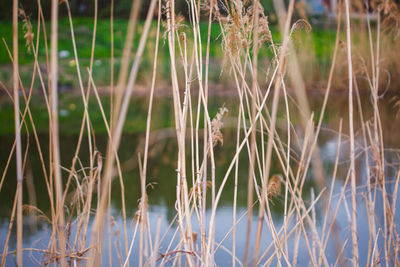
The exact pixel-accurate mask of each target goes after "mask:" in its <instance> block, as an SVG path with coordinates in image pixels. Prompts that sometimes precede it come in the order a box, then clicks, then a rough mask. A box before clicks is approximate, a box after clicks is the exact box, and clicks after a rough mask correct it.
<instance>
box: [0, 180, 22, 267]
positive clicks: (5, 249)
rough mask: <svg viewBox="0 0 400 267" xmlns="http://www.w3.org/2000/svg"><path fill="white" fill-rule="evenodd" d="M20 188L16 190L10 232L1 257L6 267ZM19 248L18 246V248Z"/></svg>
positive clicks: (2, 266)
mask: <svg viewBox="0 0 400 267" xmlns="http://www.w3.org/2000/svg"><path fill="white" fill-rule="evenodd" d="M18 190H19V188H17V190H16V192H15V197H14V204H13V208H12V211H11V216H10V223H9V225H8V233H7V237H6V240H5V242H4V248H3V254H2V257H1V265H0V266H1V267H4V266H5V265H6V260H7V254H8V253H7V252H8V242H9V241H10V236H11V231H12V227H13V224H14V219H15V210H16V208H17V203H18V196H19V193H18ZM21 249H22V248H21ZM17 250H18V248H17ZM20 253H22V251H20Z"/></svg>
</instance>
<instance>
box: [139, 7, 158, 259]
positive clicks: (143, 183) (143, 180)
mask: <svg viewBox="0 0 400 267" xmlns="http://www.w3.org/2000/svg"><path fill="white" fill-rule="evenodd" d="M160 24H161V1H158V20H157V36H156V47H155V51H154V55H155V56H154V64H153V77H152V84H151V90H150V99H149V107H148V113H147V122H146V137H145V138H146V139H145V148H144V158H143V168H142V171H141V173H140V177H141V194H142V197H141V200H140V203H145V201H146V199H145V197H146V196H147V195H146V173H147V162H148V150H149V137H150V125H151V112H152V106H153V96H154V88H155V82H156V76H157V57H158V46H159V38H160ZM146 215H147V210H145V209H143V208H142V209H140V218H144V217H145V216H146ZM143 226H144V224H142V223H141V224H140V240H142V235H143ZM149 229H150V227H149ZM141 244H142V242H140V246H141ZM139 253H140V255H139V266H141V265H142V253H141V251H140V252H139ZM153 254H154V252H153ZM154 264H155V262H154Z"/></svg>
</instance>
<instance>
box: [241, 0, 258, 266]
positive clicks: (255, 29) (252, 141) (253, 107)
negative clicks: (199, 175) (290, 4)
mask: <svg viewBox="0 0 400 267" xmlns="http://www.w3.org/2000/svg"><path fill="white" fill-rule="evenodd" d="M258 5H259V2H258V1H257V0H255V1H254V2H253V62H252V68H253V75H252V82H251V83H252V84H251V89H252V94H253V97H252V101H251V124H252V125H255V127H253V128H252V131H251V137H250V138H251V139H250V154H251V156H250V165H249V174H248V184H247V185H248V186H247V209H248V211H249V212H248V215H247V233H246V243H245V250H244V259H243V262H244V266H247V264H248V254H249V245H250V236H251V235H250V234H251V223H252V216H253V208H252V203H253V186H254V185H253V170H254V163H255V150H256V146H257V144H256V131H257V126H256V121H255V120H254V118H255V113H256V90H257V85H258V81H257V78H258V21H259V6H258Z"/></svg>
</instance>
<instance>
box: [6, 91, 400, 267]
mask: <svg viewBox="0 0 400 267" xmlns="http://www.w3.org/2000/svg"><path fill="white" fill-rule="evenodd" d="M156 101H166V100H160V99H158V100H156ZM365 101H368V99H366V100H365ZM222 103H225V105H226V106H227V107H228V109H229V110H230V111H229V118H226V121H225V126H226V127H225V128H224V129H223V130H222V131H223V135H224V145H223V147H220V146H218V147H216V149H215V159H216V166H217V168H216V183H217V186H219V184H220V183H221V179H222V177H223V176H224V174H225V172H226V170H227V168H228V165H229V164H230V162H231V160H232V157H233V155H234V153H235V146H236V143H235V142H236V141H235V140H236V133H235V130H234V129H233V128H234V125H235V119H234V118H235V116H236V114H237V111H235V106H234V104H233V103H234V100H230V99H217V100H215V103H213V102H212V103H210V105H215V106H216V107H218V106H221V105H222ZM311 105H312V107H313V108H314V110H315V112H316V117H318V110H319V107H320V106H321V97H315V98H312V99H311ZM165 106H166V107H167V108H168V105H165ZM367 106H368V105H366V106H365V107H364V108H365V110H364V112H365V114H364V118H366V119H368V118H369V117H368V116H371V114H372V113H371V110H369V109H367V108H366V107H367ZM380 108H381V120H382V127H383V133H384V140H385V148H387V149H386V152H385V162H386V165H387V167H386V169H385V174H386V177H387V179H388V182H387V185H386V190H387V193H388V195H389V196H390V199H392V198H391V197H392V196H393V192H394V187H395V181H394V178H395V175H396V171H397V170H398V165H399V164H398V163H399V157H398V153H397V150H396V148H398V147H399V144H400V138H399V137H400V136H399V135H400V131H399V130H400V129H399V128H400V126H399V125H400V123H397V124H396V123H393V122H394V121H396V119H395V116H394V112H393V110H392V108H391V105H390V104H388V103H382V104H381V106H380ZM143 114H146V111H145V110H143ZM143 116H144V115H143ZM153 116H154V117H155V118H154V121H158V120H159V119H158V118H157V113H155V114H154V115H153ZM161 116H164V117H165V114H162V115H161ZM284 116H285V115H284V114H283V113H282V114H280V115H279V116H278V124H277V125H278V127H279V130H278V132H279V133H281V134H282V136H285V135H286V133H285V131H286V130H285V123H286V121H285V117H284ZM347 116H348V114H347V99H346V98H345V97H343V98H342V97H340V96H337V97H336V99H335V101H333V102H332V103H330V104H329V105H328V110H327V113H326V120H324V124H323V129H322V131H321V134H320V138H319V143H318V145H319V149H320V154H321V158H322V161H323V165H324V168H325V172H326V174H327V176H328V177H331V174H332V172H333V167H334V164H335V158H336V155H337V148H338V143H337V140H338V135H337V130H336V129H338V125H339V120H340V119H341V118H343V119H344V121H343V133H344V135H343V136H342V143H341V146H340V157H339V168H338V170H337V175H336V177H337V179H336V180H335V185H334V188H333V198H332V202H331V203H330V205H331V207H332V210H335V209H336V205H337V204H338V203H339V202H340V203H341V207H344V208H340V209H339V210H338V211H337V212H338V215H337V220H336V223H335V225H334V227H333V228H332V235H333V234H335V235H336V238H337V239H339V242H340V244H344V242H346V241H347V245H346V247H345V249H344V256H345V257H351V239H350V236H351V230H350V222H349V221H348V218H349V213H350V212H351V211H350V209H351V204H350V203H351V200H350V191H349V190H350V189H349V187H347V191H345V192H344V196H345V197H344V198H342V197H341V193H342V189H343V184H344V181H345V178H346V177H347V175H348V165H349V156H348V155H349V151H348V148H349V143H348V142H349V140H348V136H347V135H346V134H347V133H348V130H347V129H348V127H347V125H348V124H347V123H346V119H347ZM164 119H165V118H164ZM160 120H162V119H160ZM170 120H171V123H172V119H171V118H170ZM292 120H293V121H294V122H296V121H297V120H298V118H296V114H294V115H293V117H292ZM357 121H359V120H358V119H357V120H356V125H355V128H356V129H357V130H358V132H357V135H356V146H357V151H356V154H357V155H358V158H357V161H356V171H357V183H358V191H357V193H358V199H357V201H358V204H357V205H358V206H357V212H358V218H359V219H358V237H359V250H360V255H363V252H365V253H366V252H367V251H368V245H369V243H368V241H369V228H368V227H369V225H368V214H367V210H366V206H365V201H364V196H365V194H368V192H369V191H368V190H367V187H366V184H367V181H366V177H367V175H366V172H367V169H366V161H365V153H369V159H368V160H369V161H371V162H372V161H373V155H372V152H371V148H370V147H365V145H364V140H363V136H362V133H361V124H360V123H358V124H357ZM163 125H165V122H164V123H163ZM171 126H172V124H171ZM294 126H295V128H296V129H297V128H298V129H300V127H297V125H294ZM296 131H297V130H296ZM299 132H300V130H299ZM143 138H144V135H143V134H125V135H124V136H123V138H122V141H121V144H122V145H121V148H120V150H119V157H120V161H121V166H122V169H123V178H124V186H125V191H126V192H127V193H126V196H125V198H126V206H127V216H128V218H131V219H132V218H133V217H134V213H135V212H136V211H137V207H138V199H139V198H140V179H139V164H138V157H137V155H138V153H140V152H142V150H143V143H144V142H143V140H144V139H143ZM297 138H298V139H297V140H294V141H293V142H294V143H293V149H294V154H296V152H297V153H298V152H299V151H300V149H301V143H302V140H301V135H300V134H299V135H298V136H297ZM26 139H27V138H25V141H24V142H25V145H26V142H27V141H26ZM282 139H283V140H285V139H284V138H282ZM39 140H40V144H41V149H42V151H43V153H44V158H45V162H46V159H48V157H49V155H48V143H49V142H48V135H46V134H43V133H42V134H40V135H39ZM60 140H61V152H62V154H61V157H62V165H63V167H65V168H69V166H70V164H71V163H70V162H71V158H72V155H73V154H74V152H75V146H76V143H77V140H78V136H76V135H65V136H64V135H62V136H61V137H60ZM95 141H96V148H97V150H99V151H100V152H102V153H103V154H105V151H106V144H107V136H106V135H105V134H97V135H96V140H95ZM188 142H189V141H188ZM0 143H1V147H2V149H1V151H0V167H1V170H2V171H3V170H4V168H5V166H6V163H7V159H8V155H9V151H10V149H11V146H12V143H13V137H12V136H0ZM35 146H36V145H35V142H34V139H33V137H32V136H31V137H30V138H29V157H28V160H27V165H26V166H27V172H26V179H25V181H26V183H25V184H24V188H26V189H24V203H29V204H31V205H33V206H37V207H38V208H39V209H41V210H42V211H43V212H44V216H49V213H50V212H49V207H50V206H49V201H48V195H47V190H46V186H45V183H44V180H43V179H44V178H43V174H42V165H41V161H40V159H39V156H38V152H37V149H36V148H35ZM82 148H83V149H81V152H80V154H79V160H80V161H79V164H80V166H81V170H80V171H79V172H78V175H79V176H80V177H83V176H84V175H85V168H84V167H86V166H88V159H89V154H88V151H87V149H84V148H87V140H86V139H85V138H84V139H83V144H82ZM176 148H177V147H176V139H175V134H174V130H173V128H160V129H155V130H154V131H153V133H152V136H151V144H150V150H149V162H148V177H147V182H148V183H149V184H151V186H149V187H148V200H149V219H150V220H149V221H150V232H151V234H152V236H153V238H154V236H155V231H156V224H157V220H158V218H161V233H165V236H164V239H163V241H162V242H161V245H160V253H162V252H164V251H166V249H167V248H168V247H169V246H170V245H171V244H170V242H171V240H173V241H172V247H174V246H176V245H177V239H176V237H175V239H174V238H173V237H174V233H175V231H177V228H176V225H172V227H169V224H170V222H171V221H173V219H174V217H175V215H176V211H175V208H174V206H175V200H176V193H175V190H176V172H175V169H176V154H177V152H176ZM187 153H188V158H190V153H191V152H190V150H189V151H188V152H187ZM246 153H247V152H245V153H242V154H241V157H242V159H241V160H240V161H239V162H240V164H239V170H238V174H239V175H238V177H239V180H238V196H237V197H238V198H237V207H238V214H237V218H239V220H240V221H239V222H238V223H237V225H236V251H237V256H238V257H239V259H242V257H243V255H242V254H243V251H244V243H245V238H246V236H245V235H246V216H245V215H246V207H247V175H248V156H247V154H246ZM190 164H191V163H190V162H188V166H191V165H190ZM10 166H11V167H10V169H9V171H8V173H7V176H6V180H5V183H4V185H3V189H2V191H1V194H0V244H4V242H5V239H6V236H7V232H8V223H9V218H10V214H11V210H12V205H13V199H14V194H15V188H16V184H15V170H14V169H15V168H14V162H13V160H12V161H11V165H10ZM45 167H46V168H48V166H47V165H46V166H45ZM271 173H282V170H281V167H280V166H279V163H278V160H277V159H275V158H274V159H273V160H272V170H271ZM310 173H311V172H310ZM64 174H66V172H65V173H64ZM64 176H66V175H64ZM371 176H373V175H371ZM371 176H370V177H371ZM190 179H191V178H190ZM330 183H331V180H330V179H329V181H328V184H330ZM371 184H372V186H373V188H372V192H373V193H374V194H375V195H376V202H375V204H376V207H382V203H383V201H382V195H381V194H380V193H379V191H380V188H379V186H376V185H377V183H375V181H371ZM73 186H74V185H73ZM311 188H314V186H313V183H312V181H311V179H307V182H306V184H305V187H304V196H303V198H304V200H305V202H306V204H307V205H310V204H311V203H312V193H311V191H312V190H311ZM328 189H329V188H328ZM314 190H315V189H314ZM120 192H121V191H120V185H119V182H118V179H115V180H114V182H113V187H112V196H113V197H112V215H113V218H114V220H115V224H114V226H113V229H111V232H112V234H113V236H114V237H115V238H114V241H115V239H116V240H118V237H119V239H120V243H118V242H114V241H113V242H114V243H113V252H112V253H111V255H113V256H112V262H113V264H114V265H119V264H121V262H120V261H121V259H120V258H119V257H118V256H117V255H118V253H117V252H120V251H123V249H121V247H122V246H123V236H122V233H123V223H122V215H121V196H120ZM376 192H378V193H376ZM233 193H234V182H233V174H231V179H229V180H228V183H227V184H226V186H225V189H224V192H223V194H222V197H221V201H220V204H219V208H218V210H217V213H216V222H217V224H216V233H215V234H216V237H215V240H216V242H217V244H216V246H217V247H218V250H216V257H215V258H216V263H217V264H218V265H221V266H224V265H225V266H229V265H231V263H232V262H231V261H232V256H231V255H230V252H229V251H231V250H232V235H231V231H232V222H233V219H232V216H233V208H232V203H233ZM318 193H319V192H315V195H316V196H317V195H318ZM94 201H96V200H94ZM270 203H271V209H272V216H273V219H274V222H275V226H276V227H277V229H279V228H280V226H281V225H282V222H283V207H284V197H283V195H281V196H278V197H274V198H273V199H271V202H270ZM398 204H399V203H398V200H397V203H395V205H394V206H397V205H398ZM321 207H322V204H320V203H319V204H317V205H316V218H315V220H317V226H318V227H317V231H318V232H319V233H321V232H322V227H323V222H324V218H325V211H324V210H323V209H320V208H321ZM346 207H347V208H348V209H346ZM398 214H399V213H396V217H395V218H394V219H395V224H396V226H397V224H398V223H399V222H400V218H399V215H398ZM375 215H376V217H377V220H378V221H381V222H382V224H383V218H384V214H383V211H382V210H379V209H377V210H376V214H375ZM209 216H210V211H209V210H208V211H207V218H209ZM131 219H129V222H130V221H131ZM192 223H193V229H194V231H195V232H197V233H199V232H200V230H199V225H198V220H197V219H196V218H193V220H192ZM256 223H257V218H256V217H254V219H253V228H252V229H254V230H253V231H252V233H251V235H252V237H253V240H255V238H256V237H255V235H256V233H255V229H256ZM295 224H296V221H294V222H291V224H290V226H289V228H288V229H289V232H290V229H291V227H294V226H295ZM128 226H129V229H128V239H129V242H130V241H131V240H132V238H133V236H134V235H135V234H136V235H137V231H136V230H137V229H136V227H137V224H136V223H135V222H134V221H132V222H130V223H129V224H128ZM71 229H72V231H74V228H73V227H72V228H71ZM50 230H51V229H50V225H49V224H48V223H47V222H46V220H45V219H43V218H37V217H34V216H33V215H28V214H27V215H26V216H25V220H24V247H25V248H43V249H45V248H46V246H47V241H48V239H49V233H50ZM89 232H90V229H89ZM72 234H73V233H72ZM290 234H291V235H292V237H291V238H290V242H289V243H288V245H289V247H292V248H293V246H294V245H295V241H296V238H295V237H296V236H297V234H298V232H297V231H294V232H290ZM309 235H310V237H312V234H311V232H310V234H309ZM136 237H137V236H136ZM262 237H263V239H262V243H261V248H260V251H265V252H266V255H264V256H263V261H262V262H265V261H266V260H267V259H268V258H269V257H270V256H271V255H272V253H273V252H274V251H275V250H274V248H273V247H271V246H272V244H273V242H272V237H271V234H270V233H269V230H268V229H267V227H264V228H263V234H262ZM15 238H16V237H15V234H14V233H13V235H12V236H11V241H10V248H9V250H10V251H12V250H14V249H15V247H16V241H15ZM107 238H108V235H107V232H106V235H105V242H104V244H105V246H107V245H108V242H107ZM337 241H338V240H334V239H330V240H329V242H328V244H327V250H326V251H327V255H326V257H327V259H328V261H329V262H330V263H334V262H335V261H336V253H335V251H337V248H335V246H336V243H335V242H337ZM135 242H136V243H135V244H133V250H132V251H133V252H132V253H133V254H132V257H134V258H136V257H137V254H138V249H137V244H138V241H137V240H136V241H135ZM303 243H304V240H303V237H300V239H299V244H300V247H299V251H298V262H299V263H302V262H308V261H309V254H308V252H307V248H306V246H305V245H303ZM377 244H378V245H380V247H382V246H383V240H382V237H381V236H379V237H378V239H377ZM197 246H200V244H199V241H197ZM268 248H270V249H268ZM197 249H198V251H199V247H198V248H197ZM105 251H107V248H105ZM289 254H290V253H289ZM12 257H13V256H12V255H9V258H8V263H9V264H11V263H12V262H13V260H12ZM108 257H109V254H108V253H103V260H104V262H108ZM123 258H124V257H122V259H123ZM42 260H43V254H42V252H38V251H29V252H27V253H25V256H24V261H25V262H26V263H27V264H28V265H29V264H31V263H37V264H40V263H41V261H42ZM161 261H162V258H160V262H161ZM365 261H366V259H365V258H364V257H360V264H361V265H364V264H365V263H366V262H365ZM135 262H136V261H135ZM172 263H173V262H171V264H172ZM274 264H275V262H272V265H274Z"/></svg>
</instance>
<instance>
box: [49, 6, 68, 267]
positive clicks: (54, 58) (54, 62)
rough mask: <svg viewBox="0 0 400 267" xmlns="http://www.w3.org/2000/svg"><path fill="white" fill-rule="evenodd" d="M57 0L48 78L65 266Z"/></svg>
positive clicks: (61, 254)
mask: <svg viewBox="0 0 400 267" xmlns="http://www.w3.org/2000/svg"><path fill="white" fill-rule="evenodd" d="M57 43H58V1H57V0H52V3H51V51H50V80H51V87H50V93H51V98H50V99H51V140H52V142H51V144H52V153H53V159H52V167H53V170H54V179H55V189H56V203H57V204H56V221H55V223H56V224H57V232H58V243H59V249H60V265H61V266H63V267H64V266H66V263H67V262H66V260H65V247H66V244H65V237H64V224H65V219H64V203H63V190H62V187H63V186H62V176H61V168H60V166H61V163H60V144H59V130H58V92H57V87H58V85H57V82H58V78H57V76H58V44H57Z"/></svg>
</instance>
